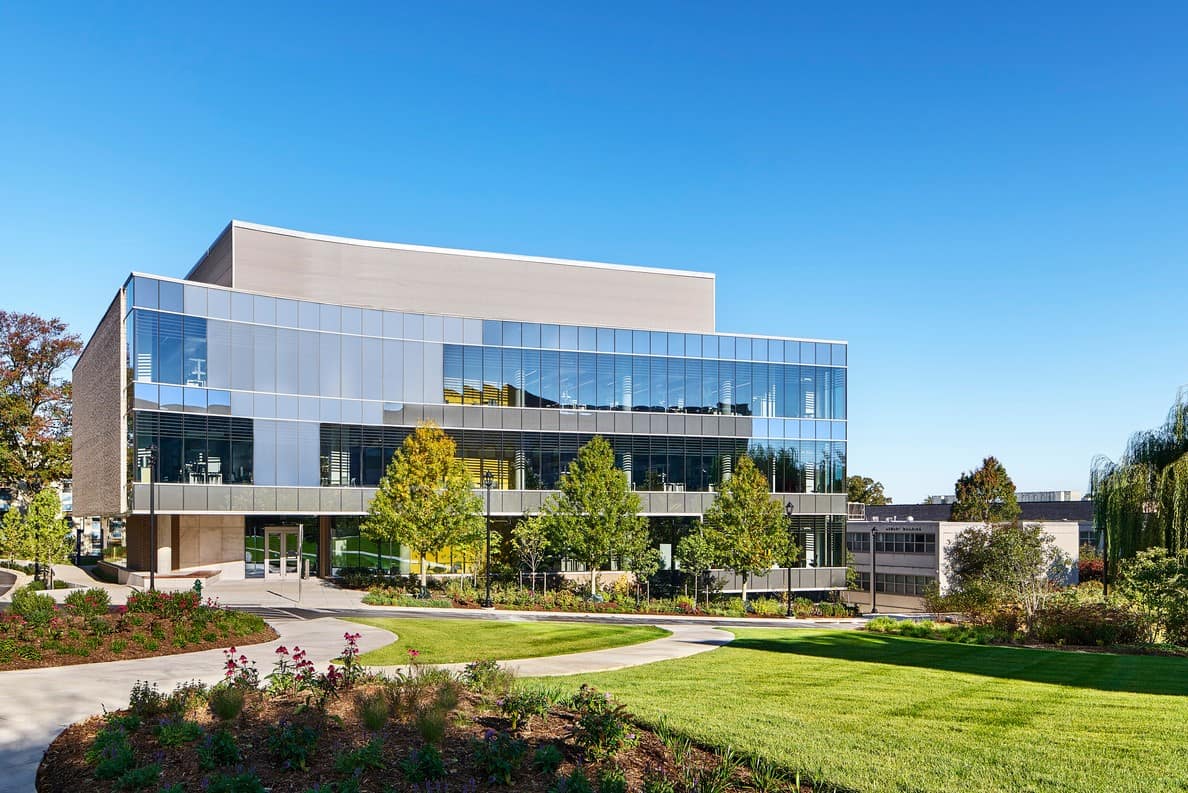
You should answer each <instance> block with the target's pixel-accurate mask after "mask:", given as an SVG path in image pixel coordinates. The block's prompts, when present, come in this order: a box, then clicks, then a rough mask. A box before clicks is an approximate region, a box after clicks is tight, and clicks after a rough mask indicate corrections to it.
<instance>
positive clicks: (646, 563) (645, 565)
mask: <svg viewBox="0 0 1188 793" xmlns="http://www.w3.org/2000/svg"><path fill="white" fill-rule="evenodd" d="M642 540H643V541H642V543H639V544H637V545H636V547H634V548H629V549H627V550H626V551H625V552H624V554H623V562H624V565H623V566H624V567H625V568H627V570H629V571H631V575H632V577H633V578H634V579H635V602H636V603H639V596H640V588H641V587H644V586H646V587H647V599H648V600H651V599H652V584H651V578H652V576H654V575H656V573H658V572H660V567H661V563H662V561H663V560H662V557H661V556H660V549H659V548H657V547H655V546H654V545H652V544H651V543H650V542H649V541H648V536H647V533H646V532H644V533H643V536H642Z"/></svg>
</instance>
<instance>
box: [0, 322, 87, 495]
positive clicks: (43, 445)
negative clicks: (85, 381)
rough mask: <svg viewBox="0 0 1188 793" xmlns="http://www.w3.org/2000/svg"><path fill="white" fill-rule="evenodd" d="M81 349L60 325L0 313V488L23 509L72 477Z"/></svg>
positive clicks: (64, 324) (61, 323)
mask: <svg viewBox="0 0 1188 793" xmlns="http://www.w3.org/2000/svg"><path fill="white" fill-rule="evenodd" d="M81 349H82V341H81V340H80V339H79V337H78V336H76V335H74V334H73V333H69V332H68V331H67V328H66V323H64V322H62V321H61V320H60V319H57V318H54V319H43V318H41V317H38V316H36V315H34V314H22V313H18V312H10V311H0V486H3V487H7V488H9V489H11V490H12V492H13V495H14V497H15V500H16V501H17V502H18V503H20V504H21V505H24V504H26V503H28V501H29V499H30V498H31V497H32V496H33V494H34V493H37V492H38V491H40V490H41V489H42V488H44V487H46V486H47V485H50V484H53V483H55V482H58V481H60V480H62V479H67V478H69V477H70V427H71V415H70V383H69V382H67V381H66V380H64V379H63V378H62V377H61V376H60V372H61V370H62V368H63V367H64V366H65V365H66V364H67V363H68V362H69V361H70V360H71V359H72V358H73V357H74V356H75V355H76V354H78V351H79V350H81Z"/></svg>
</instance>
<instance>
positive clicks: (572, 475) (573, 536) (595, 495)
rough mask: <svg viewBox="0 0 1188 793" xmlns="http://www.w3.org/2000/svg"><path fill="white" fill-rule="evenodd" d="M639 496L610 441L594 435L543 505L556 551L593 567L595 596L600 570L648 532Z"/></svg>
mask: <svg viewBox="0 0 1188 793" xmlns="http://www.w3.org/2000/svg"><path fill="white" fill-rule="evenodd" d="M641 509H642V505H641V504H640V500H639V496H637V495H636V494H635V493H633V492H632V491H631V489H630V488H629V487H628V486H627V477H626V475H625V474H624V473H623V472H622V471H621V470H619V469H618V468H616V467H615V453H614V450H613V449H612V448H611V445H610V444H609V443H607V442H606V439H604V438H602V437H600V436H595V437H594V438H593V439H591V440H590V442H589V443H587V444H586V445H584V446H582V447H581V448H580V449H578V453H577V457H575V458H574V460H573V462H572V463H570V464H569V470H568V471H567V472H566V473H565V474H564V475H562V477H561V484H560V487H559V492H558V493H556V494H555V495H553V496H551V497H550V498H549V499H547V500H546V501H545V503H544V506H543V508H542V509H541V519H542V520H543V521H544V525H545V526H546V527H548V530H549V535H550V537H551V538H552V539H551V542H552V544H553V547H554V549H555V550H556V551H557V552H558V553H559V554H560V555H562V556H567V557H569V558H570V559H573V560H574V561H576V562H580V563H582V564H583V565H585V566H586V569H588V570H589V571H590V594H591V596H593V595H594V593H595V592H597V591H598V568H599V567H600V566H601V565H604V564H607V563H608V562H609V561H610V559H611V557H612V556H621V555H623V554H625V553H627V552H628V551H630V550H632V549H634V548H637V547H639V545H640V542H641V539H640V538H641V536H643V537H646V536H647V528H648V521H647V518H645V517H643V516H642V515H640V514H639V513H640V511H641Z"/></svg>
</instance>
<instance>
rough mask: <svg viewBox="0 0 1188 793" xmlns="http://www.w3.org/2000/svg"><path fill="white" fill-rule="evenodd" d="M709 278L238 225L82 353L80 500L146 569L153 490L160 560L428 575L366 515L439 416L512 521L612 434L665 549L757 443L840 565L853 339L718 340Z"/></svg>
mask: <svg viewBox="0 0 1188 793" xmlns="http://www.w3.org/2000/svg"><path fill="white" fill-rule="evenodd" d="M713 290H714V277H713V276H712V275H709V274H705V273H692V272H686V271H674V270H659V269H653V268H639V267H627V266H617V265H603V264H595V263H586V262H572V261H566V260H551V259H540V258H533V257H516V256H505V255H502V254H488V253H479V252H470V251H454V250H447V249H436V248H422V247H415V246H404V245H392V244H387V243H373V242H367V241H361V240H347V239H341V238H334V237H325V236H320V235H311V234H304V233H300V232H293V231H288V230H283V229H275V228H270V227H263V226H256V225H253V224H246V223H240V222H233V223H232V224H231V225H230V226H228V228H227V229H226V230H225V231H224V232H223V234H222V235H221V236H220V237H219V239H218V240H217V241H216V243H215V245H214V246H212V248H211V249H210V250H209V251H208V252H207V253H206V255H204V256H203V257H202V259H201V260H200V261H199V263H198V264H197V265H196V266H195V267H194V268H193V269H192V270H191V271H190V273H189V274H188V275H187V277H186V278H184V279H175V278H168V277H163V276H157V275H145V274H139V273H135V274H133V275H132V276H130V277H129V278H128V279H127V281H126V282H125V283H124V284H123V286H122V287H121V289H120V290H119V292H118V293H117V295H116V297H115V299H114V301H113V303H112V305H111V307H110V309H109V310H108V312H107V315H106V316H105V317H104V319H103V321H102V323H101V324H100V326H99V329H98V330H97V331H96V333H95V334H94V336H93V337H92V339H91V340H90V342H89V344H88V346H87V348H86V350H85V351H84V353H83V355H82V356H81V358H80V360H79V362H78V364H77V365H76V368H75V377H74V388H75V399H76V403H77V404H76V411H75V427H76V430H75V482H74V485H75V514H76V515H78V516H82V517H87V516H96V517H101V518H121V519H125V520H126V524H127V537H128V544H129V568H130V569H131V570H136V569H146V568H147V566H148V564H149V559H150V558H151V554H152V552H153V550H152V549H151V548H150V547H149V541H148V532H147V513H148V509H149V497H150V492H149V491H150V483H153V482H155V483H156V490H155V492H154V493H153V494H152V495H153V496H154V500H155V503H154V505H153V506H154V508H155V510H156V512H157V513H158V514H159V515H160V517H159V518H158V532H157V535H158V536H157V548H156V554H157V560H158V569H159V570H190V569H194V568H206V569H209V568H212V567H216V568H219V569H220V570H221V571H222V575H224V576H225V577H234V576H242V575H253V574H264V575H287V574H292V572H293V571H294V570H295V568H296V565H297V561H296V560H297V558H298V554H303V555H304V558H305V561H306V564H307V565H308V566H309V568H310V569H311V571H312V572H313V573H315V574H318V575H327V574H330V573H332V572H334V571H335V570H337V569H340V568H343V567H383V568H385V569H388V568H393V567H395V568H398V569H401V570H403V571H406V572H407V571H410V565H411V570H412V571H416V566H417V562H416V561H415V560H413V561H411V562H410V560H409V559H408V558H407V554H405V553H402V550H401V549H400V548H397V547H392V548H386V547H377V546H375V545H372V544H370V543H366V542H361V541H360V540H359V537H358V524H359V520H360V517H361V516H362V515H363V514H364V513H365V511H366V507H367V504H368V501H369V500H370V498H371V496H372V495H373V493H374V488H375V486H376V485H377V484H378V482H379V480H380V477H381V476H382V474H383V472H384V470H385V467H386V466H387V463H388V461H389V460H390V458H391V456H392V454H393V453H394V452H395V450H396V448H397V447H398V446H399V445H400V443H401V442H402V441H403V439H404V438H405V437H406V436H407V435H408V433H410V432H411V431H412V429H413V428H415V427H416V425H417V424H418V423H420V422H422V421H433V422H436V423H437V424H439V425H440V426H442V427H443V428H444V429H445V430H446V432H448V433H449V434H450V435H451V436H452V437H453V439H454V440H455V442H456V443H457V448H458V454H459V456H460V457H461V458H462V459H463V460H464V461H465V463H466V466H467V468H468V469H469V470H470V471H471V472H472V474H473V475H474V478H475V483H476V487H477V486H478V483H479V482H481V481H482V477H483V474H485V473H486V472H491V473H492V474H493V475H494V480H495V492H494V493H493V497H492V512H493V514H494V515H495V516H497V518H498V519H499V520H500V522H501V524H503V525H504V526H506V525H507V524H508V523H509V522H511V521H514V520H516V519H518V518H520V517H521V516H523V515H524V514H526V513H531V512H533V511H535V510H536V509H539V507H540V504H541V502H542V501H543V499H544V498H545V497H546V496H547V495H548V491H549V490H550V489H552V488H555V487H556V484H557V482H558V479H559V477H560V476H561V474H562V472H563V471H564V470H565V468H566V466H567V464H568V463H569V461H570V460H572V459H573V457H574V455H575V454H576V453H577V449H578V447H580V446H581V445H582V444H584V443H585V442H587V441H588V440H589V439H591V438H592V437H594V436H595V435H601V436H603V437H605V438H606V439H607V440H608V441H609V442H610V443H611V445H612V446H613V448H614V450H615V455H616V462H617V463H618V465H619V466H620V467H621V468H622V469H623V471H624V472H625V474H626V475H627V477H628V478H629V480H630V482H631V484H632V487H633V488H635V489H636V490H637V491H639V492H640V495H641V500H642V502H643V504H644V509H645V512H646V513H647V514H648V515H649V516H650V517H651V518H652V523H653V535H654V538H655V539H656V542H657V544H658V545H659V546H660V547H661V549H662V552H663V553H665V555H666V558H668V554H669V553H670V551H671V547H672V545H673V544H674V543H675V541H676V540H677V538H678V537H679V535H680V533H681V532H682V531H684V530H686V528H687V527H688V525H689V524H690V523H691V522H692V521H695V520H697V518H698V516H700V515H701V514H702V513H703V512H704V510H705V509H706V507H707V506H708V505H709V504H710V503H711V501H712V499H713V498H714V493H715V491H716V490H717V489H718V487H719V486H720V485H721V483H722V481H723V480H724V479H726V478H728V477H729V476H730V473H731V470H732V468H733V466H734V465H736V463H737V461H738V459H739V458H740V457H741V456H743V455H751V456H752V457H753V458H754V459H755V460H756V462H757V463H758V464H759V466H760V468H761V470H763V471H764V472H765V473H766V474H767V475H768V476H769V478H770V481H771V483H772V488H773V494H774V496H773V497H775V498H778V499H780V500H782V501H785V502H787V503H789V504H791V505H792V515H793V516H794V517H793V518H792V524H791V526H790V528H791V529H792V530H794V531H796V532H799V533H800V534H801V535H802V538H801V543H802V546H803V547H805V548H806V549H807V553H806V560H805V564H806V565H807V567H808V568H809V569H821V568H830V567H840V566H843V564H844V553H845V543H844V537H845V513H846V508H845V492H846V489H845V459H846V372H847V368H846V367H847V360H846V345H845V344H844V343H842V342H836V341H821V340H814V339H801V338H773V337H765V336H746V335H738V334H723V333H718V332H716V331H715V330H714V327H713V324H714V320H713V300H714V296H713ZM154 450H155V451H154ZM154 457H155V459H154ZM154 463H155V465H154ZM154 471H155V478H154ZM297 527H300V530H301V532H302V534H303V537H302V538H301V548H300V550H298V543H297V541H296V537H295V532H296V531H297ZM465 564H466V560H465V559H463V558H454V555H453V554H451V553H449V552H447V553H445V554H443V555H442V557H441V558H439V559H436V560H434V561H433V568H434V569H435V570H447V571H448V570H457V569H460V567H462V566H464V565H465ZM810 588H811V587H810Z"/></svg>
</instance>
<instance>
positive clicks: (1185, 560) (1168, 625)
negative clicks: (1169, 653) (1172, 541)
mask: <svg viewBox="0 0 1188 793" xmlns="http://www.w3.org/2000/svg"><path fill="white" fill-rule="evenodd" d="M1118 594H1119V595H1120V596H1121V597H1123V598H1125V599H1126V600H1128V601H1129V602H1130V603H1131V604H1132V605H1134V606H1135V607H1136V608H1137V609H1138V610H1139V611H1140V612H1141V613H1142V615H1143V617H1144V619H1145V621H1146V623H1147V634H1148V635H1147V640H1148V641H1150V642H1157V641H1160V640H1164V641H1170V642H1174V643H1176V644H1188V550H1183V551H1180V552H1179V553H1178V554H1172V553H1168V552H1167V549H1165V548H1148V549H1147V550H1145V551H1139V552H1138V553H1137V554H1136V555H1135V556H1133V557H1132V558H1130V559H1127V560H1125V561H1123V562H1122V564H1121V570H1120V575H1119V580H1118Z"/></svg>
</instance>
